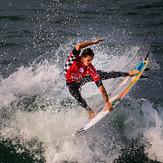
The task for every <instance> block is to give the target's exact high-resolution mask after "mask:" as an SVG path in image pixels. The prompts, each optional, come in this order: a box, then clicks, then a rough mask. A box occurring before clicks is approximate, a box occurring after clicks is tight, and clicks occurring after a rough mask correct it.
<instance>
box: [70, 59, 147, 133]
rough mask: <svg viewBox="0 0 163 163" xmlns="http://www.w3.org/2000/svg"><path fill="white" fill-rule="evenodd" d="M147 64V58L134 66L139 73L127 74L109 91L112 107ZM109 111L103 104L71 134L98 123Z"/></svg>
mask: <svg viewBox="0 0 163 163" xmlns="http://www.w3.org/2000/svg"><path fill="white" fill-rule="evenodd" d="M147 65H148V59H146V60H144V61H142V62H140V64H139V66H138V67H137V68H136V69H138V70H139V71H140V73H139V74H137V75H135V76H133V77H130V76H127V77H126V78H125V79H124V80H123V82H122V83H121V84H120V85H119V86H118V87H117V88H116V89H115V90H114V91H113V92H112V93H111V95H110V96H109V101H110V102H111V104H112V106H113V107H114V108H115V107H116V106H117V105H118V104H119V102H120V101H121V100H122V99H123V98H124V97H125V96H126V94H127V93H128V92H129V91H130V90H131V89H132V88H133V86H134V85H135V84H136V82H137V81H138V80H139V79H140V77H141V75H142V74H143V72H144V70H145V69H146V67H147ZM109 113H110V112H109V111H108V110H105V106H103V107H102V109H100V111H99V112H98V113H97V115H96V116H95V118H93V119H90V120H89V122H88V123H87V124H86V125H84V127H82V128H80V129H79V130H77V131H76V132H75V134H73V136H77V135H79V134H82V133H83V132H85V131H86V130H88V129H89V128H91V127H92V126H94V125H95V124H96V123H98V122H99V121H100V120H101V119H103V118H104V117H105V116H106V115H107V114H109Z"/></svg>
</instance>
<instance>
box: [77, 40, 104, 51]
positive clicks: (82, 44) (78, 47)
mask: <svg viewBox="0 0 163 163" xmlns="http://www.w3.org/2000/svg"><path fill="white" fill-rule="evenodd" d="M100 41H104V39H98V40H95V41H90V42H83V43H80V44H78V45H77V46H76V47H75V48H76V50H77V51H80V50H81V49H83V48H85V47H87V46H90V45H93V44H98V43H99V42H100Z"/></svg>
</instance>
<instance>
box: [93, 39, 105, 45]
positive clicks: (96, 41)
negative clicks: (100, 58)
mask: <svg viewBox="0 0 163 163" xmlns="http://www.w3.org/2000/svg"><path fill="white" fill-rule="evenodd" d="M100 41H104V39H98V40H95V41H94V44H98V43H99V42H100Z"/></svg>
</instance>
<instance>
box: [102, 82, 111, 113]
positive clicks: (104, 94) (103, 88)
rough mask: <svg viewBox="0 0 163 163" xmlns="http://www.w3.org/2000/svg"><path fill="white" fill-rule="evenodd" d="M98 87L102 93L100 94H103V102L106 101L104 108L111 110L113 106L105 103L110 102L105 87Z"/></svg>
mask: <svg viewBox="0 0 163 163" xmlns="http://www.w3.org/2000/svg"><path fill="white" fill-rule="evenodd" d="M99 89H100V91H101V94H102V96H103V98H104V100H105V103H106V109H105V110H108V111H110V112H111V111H112V110H113V107H112V105H111V104H107V103H110V102H109V98H108V94H107V92H106V89H105V87H104V86H103V85H101V86H99Z"/></svg>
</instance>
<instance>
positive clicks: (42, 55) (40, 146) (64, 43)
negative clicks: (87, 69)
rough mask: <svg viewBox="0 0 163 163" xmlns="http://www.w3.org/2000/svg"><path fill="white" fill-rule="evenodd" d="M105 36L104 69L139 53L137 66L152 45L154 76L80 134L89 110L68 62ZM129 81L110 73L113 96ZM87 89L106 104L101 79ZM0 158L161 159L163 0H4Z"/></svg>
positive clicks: (51, 162)
mask: <svg viewBox="0 0 163 163" xmlns="http://www.w3.org/2000/svg"><path fill="white" fill-rule="evenodd" d="M150 31H152V32H151V33H150V34H149V35H148V33H149V32H150ZM147 35H148V37H147V39H146V40H145V38H146V36H147ZM98 38H104V39H105V41H104V42H101V43H100V44H98V45H92V46H91V48H92V49H93V51H94V53H95V58H94V60H93V65H94V66H95V67H96V69H98V70H104V71H108V72H109V71H113V70H115V71H121V70H122V69H123V68H124V67H125V65H126V64H128V63H130V61H131V60H132V59H133V58H134V59H133V60H132V62H131V63H130V64H129V65H128V66H126V67H125V68H124V69H123V71H130V70H132V69H134V68H136V67H137V65H138V64H139V62H140V61H141V60H142V58H144V57H145V55H146V54H147V53H148V52H149V51H150V52H149V65H148V67H149V68H150V70H149V71H148V72H145V75H148V77H149V79H148V80H139V81H138V83H137V84H136V85H135V87H134V88H133V89H132V91H131V92H130V93H129V94H128V95H127V96H126V97H125V98H124V99H123V101H122V102H121V103H120V104H119V105H118V106H117V107H116V108H115V109H114V111H113V112H112V113H111V114H109V115H108V116H106V117H105V118H104V119H103V120H102V121H101V122H100V123H98V124H97V125H96V126H95V127H93V128H91V129H90V130H88V131H87V132H85V133H84V134H83V135H81V136H78V137H72V134H73V133H74V132H75V131H76V130H77V129H79V128H80V127H81V126H82V125H83V124H85V123H86V121H87V120H88V114H87V112H86V111H85V110H84V109H83V108H81V107H80V106H79V105H78V103H77V102H76V101H75V100H74V99H73V98H72V97H71V96H70V94H69V92H68V89H67V87H66V85H65V77H64V73H63V68H64V63H65V61H66V60H67V58H68V56H69V54H70V53H71V51H72V49H73V48H74V47H75V46H76V45H77V44H78V43H81V42H85V41H92V40H95V39H98ZM144 40H145V41H144ZM139 50H140V51H139ZM122 80H123V78H119V79H109V80H107V81H104V82H103V83H104V86H105V87H106V89H107V92H108V94H110V93H111V92H112V91H113V90H114V89H115V88H116V87H117V86H118V84H119V83H120V82H121V81H122ZM81 93H82V95H83V97H84V98H85V99H86V101H87V103H88V104H89V105H90V107H91V108H92V109H93V110H94V111H95V112H96V111H97V110H98V109H99V108H100V107H101V106H103V105H104V101H103V98H102V96H101V94H100V91H99V90H98V88H97V87H96V85H95V84H94V83H88V84H86V85H84V86H83V87H82V92H81ZM0 163H163V1H161V0H1V1H0Z"/></svg>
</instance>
